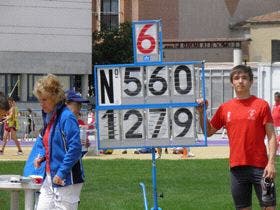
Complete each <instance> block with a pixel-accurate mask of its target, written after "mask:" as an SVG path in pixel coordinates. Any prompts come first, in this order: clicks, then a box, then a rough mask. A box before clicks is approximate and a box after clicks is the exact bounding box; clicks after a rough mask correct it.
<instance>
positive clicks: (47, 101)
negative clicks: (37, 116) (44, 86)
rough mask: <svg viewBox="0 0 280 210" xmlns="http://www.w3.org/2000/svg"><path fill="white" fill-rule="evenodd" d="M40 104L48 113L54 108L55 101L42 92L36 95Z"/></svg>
mask: <svg viewBox="0 0 280 210" xmlns="http://www.w3.org/2000/svg"><path fill="white" fill-rule="evenodd" d="M38 100H39V102H40V106H41V107H42V109H43V111H44V112H45V113H50V112H52V111H53V110H54V108H55V106H56V102H55V100H54V99H53V97H51V96H50V95H49V94H42V95H40V96H39V97H38Z"/></svg>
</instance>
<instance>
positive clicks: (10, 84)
mask: <svg viewBox="0 0 280 210" xmlns="http://www.w3.org/2000/svg"><path fill="white" fill-rule="evenodd" d="M20 90H21V87H20V75H19V74H8V75H7V93H6V94H7V95H8V96H10V97H13V99H14V100H15V101H19V100H20Z"/></svg>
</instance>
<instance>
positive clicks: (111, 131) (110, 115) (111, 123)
mask: <svg viewBox="0 0 280 210" xmlns="http://www.w3.org/2000/svg"><path fill="white" fill-rule="evenodd" d="M105 118H107V119H108V121H107V126H108V138H109V139H115V120H114V118H115V117H114V110H107V111H106V112H105V114H104V115H103V116H102V117H101V119H105Z"/></svg>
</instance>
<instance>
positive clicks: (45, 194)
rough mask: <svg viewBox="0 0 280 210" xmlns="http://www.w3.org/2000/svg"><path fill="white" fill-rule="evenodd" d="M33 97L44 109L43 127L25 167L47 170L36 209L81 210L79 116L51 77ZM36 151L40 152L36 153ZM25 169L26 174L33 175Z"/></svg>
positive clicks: (37, 87)
mask: <svg viewBox="0 0 280 210" xmlns="http://www.w3.org/2000/svg"><path fill="white" fill-rule="evenodd" d="M33 93H34V95H35V96H36V97H37V98H38V100H39V103H40V106H41V107H42V114H43V123H44V128H43V129H42V131H41V134H40V136H39V138H37V140H36V142H35V144H34V146H33V147H36V148H32V151H31V153H30V154H32V157H31V156H30V157H29V158H28V161H27V162H26V166H30V161H33V163H34V168H41V167H43V169H44V180H43V184H42V187H41V189H40V195H39V200H38V205H37V210H49V209H67V210H76V209H78V203H79V200H80V193H81V189H82V186H83V182H84V172H83V166H82V160H81V157H82V145H81V140H80V129H79V125H78V121H77V119H76V116H75V115H74V114H73V113H72V111H71V110H69V108H68V107H67V106H66V104H65V93H64V91H63V88H62V85H61V83H60V82H59V79H58V77H56V76H55V75H52V74H48V75H47V76H43V77H42V78H40V79H39V80H38V81H36V83H35V86H34V91H33ZM36 151H40V153H39V154H36ZM27 169H30V167H29V168H28V167H25V173H24V175H25V176H26V175H28V172H29V173H32V171H28V170H27Z"/></svg>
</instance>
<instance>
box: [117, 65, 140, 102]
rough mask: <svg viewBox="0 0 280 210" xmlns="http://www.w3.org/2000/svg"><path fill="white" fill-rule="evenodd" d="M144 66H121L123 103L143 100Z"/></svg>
mask: <svg viewBox="0 0 280 210" xmlns="http://www.w3.org/2000/svg"><path fill="white" fill-rule="evenodd" d="M143 69H144V67H139V66H137V67H125V68H121V73H122V101H123V103H137V102H138V101H139V103H140V102H142V103H143V102H144V81H143V75H144V72H143Z"/></svg>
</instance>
